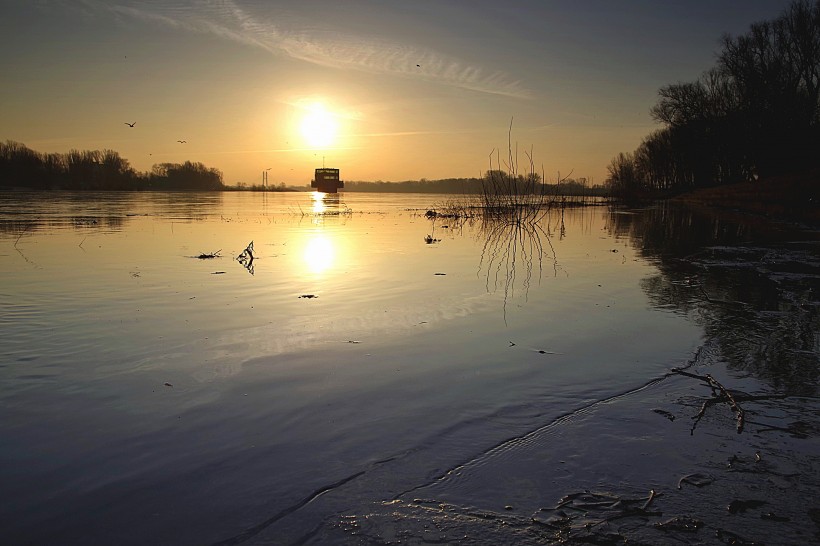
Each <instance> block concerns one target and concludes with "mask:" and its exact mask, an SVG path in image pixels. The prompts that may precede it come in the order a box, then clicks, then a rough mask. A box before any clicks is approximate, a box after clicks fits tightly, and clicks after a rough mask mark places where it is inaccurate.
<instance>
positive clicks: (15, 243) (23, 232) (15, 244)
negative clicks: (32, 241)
mask: <svg viewBox="0 0 820 546" xmlns="http://www.w3.org/2000/svg"><path fill="white" fill-rule="evenodd" d="M30 228H31V224H29V225H27V226H26V227H25V229H24V230H23V231H21V232H20V235H18V236H17V239H16V240H15V241H14V248H17V243H19V242H20V238H21V237H23V235H25V234H26V232H27V231H28V230H29V229H30Z"/></svg>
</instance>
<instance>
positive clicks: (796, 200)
mask: <svg viewBox="0 0 820 546" xmlns="http://www.w3.org/2000/svg"><path fill="white" fill-rule="evenodd" d="M673 200H674V201H680V202H684V203H688V204H690V205H696V206H707V207H712V208H719V209H723V210H731V211H737V212H741V213H747V214H754V215H758V216H763V217H767V218H770V219H774V220H785V221H789V222H800V223H807V224H811V225H814V226H820V169H815V170H812V171H808V172H804V173H800V174H795V175H784V176H774V177H771V178H767V179H764V180H759V181H757V182H753V183H748V182H742V183H739V184H731V185H728V186H718V187H715V188H705V189H701V190H696V191H693V192H689V193H686V194H683V195H679V196H677V197H674V198H673Z"/></svg>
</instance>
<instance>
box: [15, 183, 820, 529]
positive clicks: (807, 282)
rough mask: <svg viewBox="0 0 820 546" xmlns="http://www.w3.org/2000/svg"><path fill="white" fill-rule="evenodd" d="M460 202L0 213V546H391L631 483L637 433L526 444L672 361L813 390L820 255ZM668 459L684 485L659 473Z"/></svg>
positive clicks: (119, 197) (147, 199) (592, 210)
mask: <svg viewBox="0 0 820 546" xmlns="http://www.w3.org/2000/svg"><path fill="white" fill-rule="evenodd" d="M444 200H445V198H444V197H437V196H430V195H392V194H357V193H348V194H341V195H340V196H326V197H325V198H324V199H322V198H317V197H316V196H314V195H313V194H307V193H298V194H269V195H261V194H251V193H226V194H176V193H175V194H48V195H46V196H33V195H26V194H6V195H0V229H2V231H0V278H2V279H3V282H2V286H0V324H2V345H1V346H0V411H2V415H3V419H2V421H1V422H0V491H2V492H3V497H4V502H3V503H2V504H1V505H0V528H2V529H4V531H3V535H4V536H5V539H4V540H3V541H2V542H3V543H10V544H17V543H34V544H56V543H60V544H80V543H83V544H212V543H220V542H222V543H226V544H240V543H273V544H279V543H282V544H291V543H304V542H310V541H314V542H315V543H317V544H319V543H326V542H346V541H348V540H351V541H352V540H353V537H357V536H358V535H357V532H358V531H357V530H361V528H362V523H361V521H360V520H361V518H362V517H363V515H366V514H370V515H372V516H373V517H372V518H371V521H377V520H378V518H377V516H379V515H381V517H382V518H383V521H382V522H381V523H380V524H379V526H378V527H377V528H373V529H370V530H369V531H368V533H370V535H368V536H370V538H371V539H373V540H374V541H375V543H379V541H378V540H376V539H375V538H374V537H376V536H378V537H380V538H379V540H385V541H386V540H388V539H387V538H384V537H385V536H386V534H388V533H389V532H394V531H395V530H393V531H386V530H385V529H388V528H389V529H393V527H392V526H391V525H388V521H387V520H389V519H390V518H389V517H388V516H386V515H385V514H387V512H386V511H384V510H382V511H381V512H379V511H378V509H375V508H373V506H376V505H381V506H384V504H380V503H386V502H398V500H400V499H402V498H406V499H410V500H412V499H415V498H416V497H415V495H418V496H419V497H421V498H434V499H439V500H440V499H444V498H447V499H450V500H451V501H452V502H456V499H458V501H457V502H458V506H460V507H464V506H472V507H481V506H482V504H487V507H486V508H487V509H493V506H494V507H495V509H496V510H498V511H499V512H500V513H503V512H504V507H505V504H507V503H513V502H514V503H515V507H516V509H519V508H520V507H522V506H525V507H526V510H524V511H525V512H526V511H527V510H529V511H530V512H531V511H532V510H538V509H539V507H543V506H544V505H546V504H549V503H552V504H553V505H554V504H555V501H557V500H558V499H559V498H561V496H562V495H566V494H567V493H568V492H570V491H571V490H572V487H574V486H578V485H579V484H581V483H588V484H590V485H589V486H590V487H592V486H594V485H595V484H599V485H600V484H602V483H606V484H613V483H615V484H617V483H623V482H625V481H628V480H633V481H634V480H635V479H636V478H635V474H634V472H633V471H629V470H627V467H629V466H630V465H629V464H626V466H623V465H622V466H621V467H620V470H618V469H614V470H613V469H606V470H604V469H602V468H598V467H597V466H596V464H594V462H595V461H596V460H598V459H600V457H601V449H602V445H609V446H613V445H615V444H614V441H615V440H616V439H617V438H614V439H613V440H612V442H611V443H607V444H602V442H608V440H605V439H606V438H607V437H609V436H613V435H614V437H619V436H621V435H620V433H619V432H618V427H623V430H624V431H627V430H630V431H633V432H634V427H632V426H631V425H630V424H629V420H630V418H629V417H628V415H629V414H628V413H625V415H626V416H624V417H623V418H622V419H620V420H618V422H616V423H614V424H612V425H611V427H610V428H604V429H601V430H599V429H600V427H601V426H602V425H601V423H602V421H601V420H597V421H595V423H587V424H582V423H580V422H578V423H575V424H573V423H572V422H567V423H566V424H565V425H564V426H563V428H561V429H560V430H561V435H562V439H561V441H560V442H559V441H557V440H556V439H555V437H554V436H549V438H547V439H540V440H536V439H534V436H533V435H534V434H536V433H537V432H538V431H539V430H542V429H543V427H545V426H553V425H554V424H555V423H560V422H561V419H565V420H566V417H567V416H574V417H573V419H576V420H579V421H580V420H582V419H583V418H585V416H586V417H588V416H589V415H591V412H592V411H593V409H595V408H600V407H601V406H602V404H610V403H613V404H614V401H617V400H620V399H621V398H622V397H627V398H630V399H631V400H634V399H635V396H633V395H634V394H635V393H644V395H646V396H648V394H646V392H645V391H646V390H647V385H648V384H652V381H653V380H656V379H658V378H663V377H664V376H665V374H667V373H668V372H669V370H670V369H672V368H674V367H684V366H691V365H692V363H693V362H695V364H703V365H704V366H705V365H706V364H710V365H717V364H720V365H722V366H723V369H725V370H726V373H727V374H728V375H726V376H724V377H725V378H726V379H725V380H726V381H728V380H729V378H734V379H737V380H738V381H740V380H744V379H745V380H747V381H754V382H755V385H757V387H755V388H761V389H763V388H765V389H772V390H776V391H777V392H779V393H796V395H799V396H801V397H807V398H801V400H804V399H810V398H811V397H812V396H814V394H815V390H816V384H817V362H818V359H817V355H818V353H819V352H820V349H818V347H820V341H818V320H817V316H818V296H817V294H818V290H819V289H820V284H818V274H817V265H818V259H817V257H818V255H820V253H818V249H817V246H816V243H815V239H816V237H814V236H813V235H805V234H800V236H799V237H798V239H795V237H796V236H795V235H793V234H790V233H789V234H786V233H782V232H778V231H776V230H771V229H769V228H766V229H763V228H757V227H755V226H753V225H752V226H750V225H744V224H742V223H738V222H733V221H727V220H721V221H718V220H716V219H714V218H710V217H706V218H704V217H700V216H697V215H694V214H693V213H691V212H684V213H679V212H675V211H672V210H666V209H647V210H641V211H629V212H613V211H611V210H609V209H608V208H607V207H604V206H596V207H586V208H578V209H566V210H564V211H563V212H561V211H560V210H559V211H553V212H552V213H551V214H550V215H549V216H547V217H545V218H544V219H543V220H542V221H541V222H540V224H539V225H538V227H537V228H528V229H513V228H511V227H510V226H503V225H501V226H499V225H493V224H490V223H486V222H481V221H480V220H474V221H469V222H463V223H462V222H455V221H453V220H452V219H446V218H435V219H429V218H427V217H425V216H424V213H425V211H427V210H428V209H430V208H433V207H434V206H435V205H437V204H440V203H441V202H443V201H444ZM251 242H252V244H253V246H252V253H253V257H254V259H253V260H252V262H250V263H249V260H239V259H238V258H240V257H241V254H242V252H243V250H245V249H246V247H248V245H249V244H250V243H251ZM751 243H754V244H753V245H752V244H751ZM737 245H745V246H742V248H741V249H740V250H738V246H737ZM203 255H209V256H212V257H204V256H203ZM682 258H685V259H684V260H682ZM761 264H762V265H761ZM766 264H769V265H771V264H786V265H784V266H783V267H779V266H778V267H775V266H771V267H769V269H768V270H767V269H766ZM789 264H791V265H789ZM733 306H735V307H738V306H739V307H740V308H743V309H751V310H753V311H754V312H746V311H743V309H741V311H743V312H735V311H736V310H735V309H734V307H733ZM744 306H745V307H744ZM773 325H775V326H774V329H773ZM777 325H779V326H780V327H781V328H782V329H781V330H777ZM744 343H745V344H746V345H744ZM705 347H706V348H710V347H711V349H709V350H710V351H712V353H713V354H714V355H715V356H713V357H712V359H711V360H710V361H709V362H708V363H707V362H706V361H705V360H703V361H702V362H698V361H697V359H699V358H700V359H705V357H704V356H703V355H704V348H705ZM707 352H708V351H707ZM710 354H711V353H710ZM781 361H782V362H786V361H788V362H789V363H790V364H789V365H788V366H787V367H785V368H784V365H781ZM678 381H681V380H680V379H678ZM683 381H688V383H686V385H685V386H681V389H682V390H683V391H686V390H688V391H690V392H691V395H690V396H696V395H697V396H701V397H705V398H708V397H709V390H708V389H704V388H703V387H701V386H699V385H698V384H697V382H695V381H693V380H692V379H685V380H683ZM666 384H668V385H671V384H672V380H670V381H668V382H666ZM749 388H751V387H749ZM644 395H641V396H644ZM613 397H614V398H613ZM676 400H679V398H678V399H676ZM607 401H610V402H607ZM658 403H660V402H658ZM700 403H702V399H701V400H700V402H699V403H698V404H697V405H695V406H693V407H690V408H689V410H688V411H690V415H689V416H688V417H691V416H692V415H694V414H695V413H697V408H698V406H699V405H700ZM585 408H587V409H585ZM650 409H651V408H650ZM596 411H597V410H596ZM641 411H642V415H644V416H645V415H647V414H651V412H650V411H649V410H647V409H646V408H644V409H643V410H641ZM784 411H785V410H784ZM729 413H731V412H729ZM607 415H608V416H609V417H608V418H609V419H613V416H614V415H618V413H617V411H614V410H613V412H610V413H608V414H607ZM651 415H652V418H653V419H656V420H655V421H654V424H655V425H658V424H661V423H660V422H661V421H663V422H666V420H665V419H663V417H659V415H658V414H657V413H655V414H651ZM728 418H729V419H731V415H729V416H728ZM758 420H759V419H758ZM682 421H683V419H680V420H678V421H677V422H682ZM684 426H685V427H686V428H685V430H686V434H685V435H684V438H683V439H684V440H686V439H688V438H689V437H692V436H694V435H692V434H689V431H688V427H689V426H691V420H688V421H687V422H686V423H685V425H684ZM703 426H706V424H704V425H703ZM596 427H598V428H596ZM585 431H589V434H586V433H585ZM593 431H594V432H593ZM729 433H730V435H731V434H733V433H734V431H733V430H731V428H730V429H729ZM550 434H553V433H552V432H551V433H550ZM630 434H632V432H630ZM630 434H625V435H624V436H629V435H630ZM650 437H651V435H646V434H643V435H641V434H638V435H637V436H636V437H635V438H634V440H635V441H636V442H638V441H641V440H647V438H650ZM811 437H812V438H816V435H812V436H811ZM527 438H529V439H530V440H527ZM620 439H621V440H622V439H623V437H621V438H620ZM510 442H512V444H511V443H510ZM630 445H632V446H633V448H632V451H631V452H628V453H620V454H618V455H615V454H613V455H612V457H613V458H619V460H620V461H621V463H624V464H625V463H626V462H628V461H630V459H631V458H632V457H633V456H634V455H635V453H641V452H642V451H641V450H642V449H643V448H637V451H635V449H636V448H634V446H635V445H636V444H634V443H633V444H630ZM797 445H798V447H797V448H795V449H797V450H798V451H800V452H801V453H803V454H805V455H806V456H809V455H815V454H818V453H816V451H815V450H816V449H817V443H816V440H812V439H809V440H806V441H804V442H803V443H800V444H797ZM533 446H539V450H541V449H543V451H540V453H541V454H540V455H539V456H533V455H532V454H529V455H527V454H525V452H526V450H531V449H533V448H534V447H533ZM499 453H503V454H504V455H503V457H502V458H501V460H505V461H506V462H505V463H504V464H503V465H501V467H502V468H507V469H510V468H512V469H515V468H516V466H517V465H521V466H520V468H524V467H525V462H526V465H532V464H534V463H533V462H532V461H533V460H535V459H539V457H540V458H543V457H547V456H560V457H561V458H562V460H561V461H560V462H556V463H555V464H568V465H571V464H573V463H572V459H573V458H576V459H578V460H577V461H576V462H575V464H576V468H581V467H583V477H582V475H581V474H580V471H571V470H567V469H568V468H569V466H565V467H563V468H562V470H561V472H563V473H564V474H563V475H562V476H563V477H562V478H561V480H559V482H555V481H554V480H553V481H551V482H549V483H550V484H552V485H549V484H544V483H540V484H539V486H538V488H537V489H538V491H536V490H535V489H536V488H535V487H534V484H536V483H538V480H533V479H532V472H531V471H530V470H527V478H526V479H524V478H523V477H522V475H520V474H519V475H515V473H513V475H512V476H509V477H508V479H505V480H504V485H503V486H499V485H497V484H496V485H493V476H495V477H497V476H499V472H500V471H498V470H494V471H493V472H491V473H490V474H489V475H488V474H487V472H486V470H487V469H489V468H494V467H495V466H497V465H499V463H498V461H499V460H500V459H499V458H498V456H499V455H498V454H499ZM559 453H560V455H558V454H559ZM613 453H614V452H613ZM550 454H551V455H550ZM507 457H509V458H510V460H506V458H507ZM533 457H534V459H533ZM516 461H518V462H516ZM550 464H552V463H550ZM669 464H676V465H678V467H675V468H674V470H673V471H672V472H673V473H674V472H675V471H677V470H678V469H679V470H680V471H681V472H682V471H683V469H684V467H685V466H686V464H685V461H683V460H680V459H676V460H675V462H671V463H670V462H669V461H668V460H667V461H663V462H658V461H655V462H654V463H651V464H650V466H652V467H653V468H663V465H667V468H668V465H669ZM481 467H486V469H485V472H484V473H483V474H482V473H481V471H480V469H481ZM526 467H527V468H528V469H530V468H531V467H530V466H526ZM459 469H473V470H471V474H470V476H471V477H470V478H469V479H468V478H466V477H465V478H463V479H461V480H460V481H459V480H458V479H457V478H456V475H460V470H459ZM476 469H478V470H476ZM539 472H541V473H542V474H551V475H554V474H555V469H553V470H544V469H543V468H542V469H541V470H539ZM619 472H623V475H621V476H619V475H618V473H619ZM476 476H479V477H476ZM679 477H680V476H679V475H676V476H675V478H674V479H675V480H677V479H678V478H679ZM670 479H671V478H670ZM524 482H526V485H525V484H524ZM671 483H674V481H673V482H671ZM431 488H432V489H431ZM436 488H438V489H439V490H438V491H437V492H435V491H436ZM550 488H551V489H550ZM611 489H612V487H610V490H611ZM647 489H648V488H647ZM417 491H418V492H419V493H414V492H417ZM511 491H515V493H511ZM422 492H423V494H422ZM416 500H417V501H418V499H416ZM499 503H500V504H499ZM818 508H820V507H818ZM510 509H511V507H510V506H507V510H510ZM522 509H523V508H522ZM344 514H348V515H344ZM355 516H358V517H359V518H360V520H359V522H357V523H356V524H355V525H353V524H350V525H351V526H350V528H345V524H344V522H345V521H347V520H345V519H344V518H345V517H350V518H353V517H355ZM340 517H342V518H343V519H342V520H339V518H340ZM413 517H414V518H416V521H419V522H421V521H422V520H424V516H419V515H418V514H416V515H413ZM339 521H341V523H339ZM425 521H426V520H425ZM806 521H810V518H807V519H806ZM371 525H375V524H373V523H371ZM422 527H424V525H423V524H422V523H419V527H418V529H416V531H414V533H411V535H412V536H415V538H416V539H417V543H423V542H424V540H427V539H426V538H424V536H425V533H426V531H422V530H419V529H422ZM810 527H811V525H810V524H808V528H810ZM401 536H403V535H401V533H399V532H396V535H395V536H394V538H395V539H396V540H398V538H396V537H401ZM442 536H444V535H442ZM405 537H406V535H405ZM428 538H430V539H431V540H432V539H433V538H434V537H428ZM359 539H361V537H359V538H357V540H359ZM450 539H453V537H448V540H450ZM499 540H501V539H499ZM504 540H507V541H509V542H511V543H513V542H517V541H518V540H517V539H515V538H514V537H512V536H508V537H507V538H506V539H504ZM411 542H412V541H411Z"/></svg>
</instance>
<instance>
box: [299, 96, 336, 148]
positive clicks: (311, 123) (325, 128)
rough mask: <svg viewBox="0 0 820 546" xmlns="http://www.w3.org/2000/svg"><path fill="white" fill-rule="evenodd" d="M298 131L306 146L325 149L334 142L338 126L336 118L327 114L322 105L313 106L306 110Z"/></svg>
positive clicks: (329, 113)
mask: <svg viewBox="0 0 820 546" xmlns="http://www.w3.org/2000/svg"><path fill="white" fill-rule="evenodd" d="M299 129H300V131H301V133H302V137H303V138H304V139H305V142H306V143H307V144H308V146H310V147H312V148H327V147H328V146H332V145H333V143H334V142H336V133H337V132H338V130H339V124H338V123H337V121H336V116H334V115H333V114H332V113H331V112H328V111H327V110H326V109H325V107H324V105H322V104H313V105H311V106H309V107H308V108H307V112H306V113H305V116H304V117H303V118H302V122H301V124H300V125H299Z"/></svg>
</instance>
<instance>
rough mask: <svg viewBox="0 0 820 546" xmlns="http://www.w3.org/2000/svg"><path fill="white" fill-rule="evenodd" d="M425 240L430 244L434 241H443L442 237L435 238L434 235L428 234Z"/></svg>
mask: <svg viewBox="0 0 820 546" xmlns="http://www.w3.org/2000/svg"><path fill="white" fill-rule="evenodd" d="M424 242H425V243H427V244H428V245H432V244H433V243H439V242H441V239H434V238H433V236H432V235H427V236H426V237H425V238H424Z"/></svg>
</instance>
